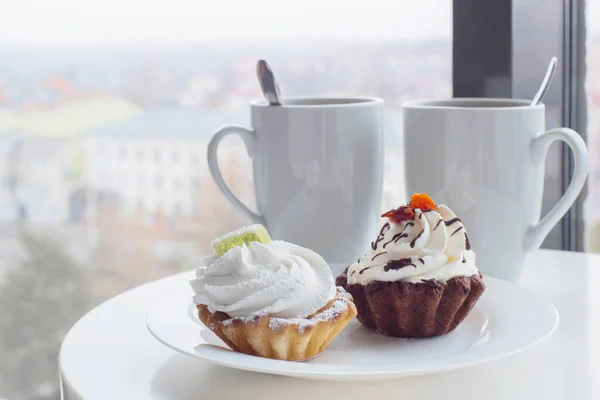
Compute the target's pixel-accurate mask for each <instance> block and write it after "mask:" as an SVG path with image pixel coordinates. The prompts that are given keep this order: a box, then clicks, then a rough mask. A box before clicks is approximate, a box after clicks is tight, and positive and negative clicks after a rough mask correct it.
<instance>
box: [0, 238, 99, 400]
mask: <svg viewBox="0 0 600 400" xmlns="http://www.w3.org/2000/svg"><path fill="white" fill-rule="evenodd" d="M20 244H21V247H22V249H21V250H22V257H20V260H18V261H17V262H16V263H15V264H16V265H14V266H12V267H10V268H9V269H8V271H7V273H6V275H5V276H4V277H3V278H4V279H3V281H2V282H1V283H0V355H1V357H2V362H1V363H0V395H1V396H6V397H7V398H11V399H12V398H14V399H23V400H29V399H31V400H41V399H51V398H52V399H54V398H58V373H57V365H58V353H59V349H60V345H61V343H62V340H63V338H64V336H65V334H66V333H67V331H68V329H69V328H70V327H71V326H72V325H73V324H74V323H75V322H76V321H77V319H78V318H80V317H81V316H82V315H83V314H84V313H85V312H86V311H87V310H88V309H89V308H90V305H91V298H90V289H89V287H88V284H87V279H86V274H85V272H84V270H83V269H82V268H81V267H80V266H79V265H78V263H76V262H75V261H74V260H73V259H72V258H71V257H70V256H69V255H68V254H67V253H66V252H65V250H64V249H63V248H62V247H61V245H60V244H59V243H56V242H54V241H53V240H50V239H48V238H45V237H41V236H36V235H34V234H32V233H31V232H28V231H27V230H26V229H24V228H21V232H20Z"/></svg>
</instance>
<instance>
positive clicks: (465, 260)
mask: <svg viewBox="0 0 600 400" xmlns="http://www.w3.org/2000/svg"><path fill="white" fill-rule="evenodd" d="M466 262H467V259H466V258H465V256H463V259H462V263H463V264H466Z"/></svg>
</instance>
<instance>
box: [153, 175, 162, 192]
mask: <svg viewBox="0 0 600 400" xmlns="http://www.w3.org/2000/svg"><path fill="white" fill-rule="evenodd" d="M154 188H155V189H156V190H157V191H158V190H162V188H163V177H162V175H156V176H155V177H154Z"/></svg>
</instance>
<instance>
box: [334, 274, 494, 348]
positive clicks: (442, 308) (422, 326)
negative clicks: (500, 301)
mask: <svg viewBox="0 0 600 400" xmlns="http://www.w3.org/2000/svg"><path fill="white" fill-rule="evenodd" d="M336 284H337V285H338V286H342V287H344V288H346V291H347V292H348V293H350V294H351V295H352V297H353V298H354V304H355V305H356V308H357V310H358V316H357V318H358V320H359V321H360V322H361V323H362V324H363V325H364V326H366V327H367V328H370V329H373V330H375V331H377V332H379V333H381V334H384V335H388V336H395V337H401V338H427V337H433V336H439V335H444V334H446V333H448V332H451V331H453V330H454V329H455V328H456V327H457V326H458V324H460V323H461V322H462V321H463V320H464V319H465V317H466V316H467V315H468V314H469V311H471V309H472V308H473V306H474V305H475V303H476V302H477V300H478V299H479V297H480V296H481V294H482V293H483V291H484V290H485V284H484V283H483V280H482V278H481V276H480V275H479V274H477V275H473V276H470V277H457V278H452V279H450V280H449V281H447V282H441V281H436V280H430V281H426V282H423V283H407V282H401V281H398V282H381V281H375V282H370V283H368V284H366V285H359V284H352V285H348V283H347V277H346V271H344V273H342V274H341V275H340V276H338V278H337V280H336Z"/></svg>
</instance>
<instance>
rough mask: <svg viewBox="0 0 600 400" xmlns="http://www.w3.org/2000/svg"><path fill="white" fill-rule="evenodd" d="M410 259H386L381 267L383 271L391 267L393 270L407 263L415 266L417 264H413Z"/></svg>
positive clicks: (403, 266)
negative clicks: (386, 261) (385, 262)
mask: <svg viewBox="0 0 600 400" xmlns="http://www.w3.org/2000/svg"><path fill="white" fill-rule="evenodd" d="M411 261H412V260H411V259H410V258H401V259H399V260H392V261H388V263H387V264H386V265H385V267H383V270H384V271H385V272H387V271H389V270H391V269H393V270H395V271H397V270H399V269H402V268H405V267H408V266H409V265H412V266H413V267H415V268H417V266H416V265H415V264H413V263H412V262H411Z"/></svg>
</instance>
